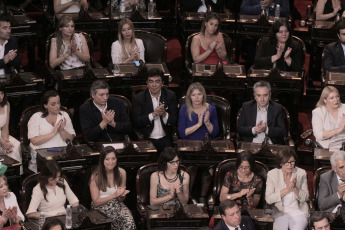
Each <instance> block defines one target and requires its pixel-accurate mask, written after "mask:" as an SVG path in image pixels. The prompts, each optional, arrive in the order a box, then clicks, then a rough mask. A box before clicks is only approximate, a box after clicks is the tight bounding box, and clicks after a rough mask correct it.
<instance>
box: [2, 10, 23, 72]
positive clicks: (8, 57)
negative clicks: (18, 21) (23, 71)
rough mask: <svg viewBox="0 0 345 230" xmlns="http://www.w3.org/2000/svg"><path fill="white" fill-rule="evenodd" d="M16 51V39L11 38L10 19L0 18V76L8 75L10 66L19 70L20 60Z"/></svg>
mask: <svg viewBox="0 0 345 230" xmlns="http://www.w3.org/2000/svg"><path fill="white" fill-rule="evenodd" d="M17 50H18V44H17V39H15V38H14V37H12V36H11V22H10V19H9V18H8V17H6V16H0V75H4V74H10V73H11V66H13V67H14V68H16V69H18V68H19V66H20V59H19V56H18V55H17Z"/></svg>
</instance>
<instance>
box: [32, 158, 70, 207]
mask: <svg viewBox="0 0 345 230" xmlns="http://www.w3.org/2000/svg"><path fill="white" fill-rule="evenodd" d="M59 172H60V176H61V177H60V181H58V183H57V184H56V185H57V186H58V187H60V188H62V189H63V191H64V192H65V184H64V179H63V178H62V170H61V168H60V166H59V164H58V163H57V162H56V161H55V160H47V161H46V162H44V164H43V167H42V169H41V172H40V174H39V176H38V182H39V184H40V187H41V190H42V192H43V196H44V199H45V200H46V201H47V202H49V201H48V200H47V197H46V196H47V193H48V191H47V188H46V186H47V184H48V180H49V178H54V179H55V178H56V177H57V174H58V173H59Z"/></svg>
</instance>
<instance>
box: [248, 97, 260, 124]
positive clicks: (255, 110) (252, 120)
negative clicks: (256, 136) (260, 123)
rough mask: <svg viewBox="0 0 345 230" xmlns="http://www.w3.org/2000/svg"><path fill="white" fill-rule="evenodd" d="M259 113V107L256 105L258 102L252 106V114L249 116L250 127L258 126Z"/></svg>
mask: <svg viewBox="0 0 345 230" xmlns="http://www.w3.org/2000/svg"><path fill="white" fill-rule="evenodd" d="M257 113H258V105H257V103H256V101H254V105H253V106H251V111H250V113H249V114H248V115H249V120H250V122H249V124H250V125H253V126H256V115H257Z"/></svg>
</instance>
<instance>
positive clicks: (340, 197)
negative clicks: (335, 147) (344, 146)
mask: <svg viewBox="0 0 345 230" xmlns="http://www.w3.org/2000/svg"><path fill="white" fill-rule="evenodd" d="M330 162H331V165H332V170H329V171H328V172H325V173H323V174H322V175H321V176H320V184H319V196H318V204H319V208H320V211H324V212H333V213H335V212H336V211H337V210H338V208H343V210H345V201H344V200H345V151H341V150H339V151H336V152H334V153H333V154H332V155H331V157H330Z"/></svg>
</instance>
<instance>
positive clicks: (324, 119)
mask: <svg viewBox="0 0 345 230" xmlns="http://www.w3.org/2000/svg"><path fill="white" fill-rule="evenodd" d="M339 110H340V112H341V113H345V104H341V107H340V108H339ZM312 113H313V116H312V120H311V122H312V126H313V134H314V136H315V139H316V141H317V142H319V143H320V144H321V145H322V147H323V148H325V149H328V148H329V142H330V139H331V138H329V139H326V140H324V139H323V132H324V131H325V130H331V129H333V128H332V124H331V122H330V119H331V118H330V114H329V112H327V110H326V108H325V106H320V107H317V108H316V109H314V110H313V112H312Z"/></svg>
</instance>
